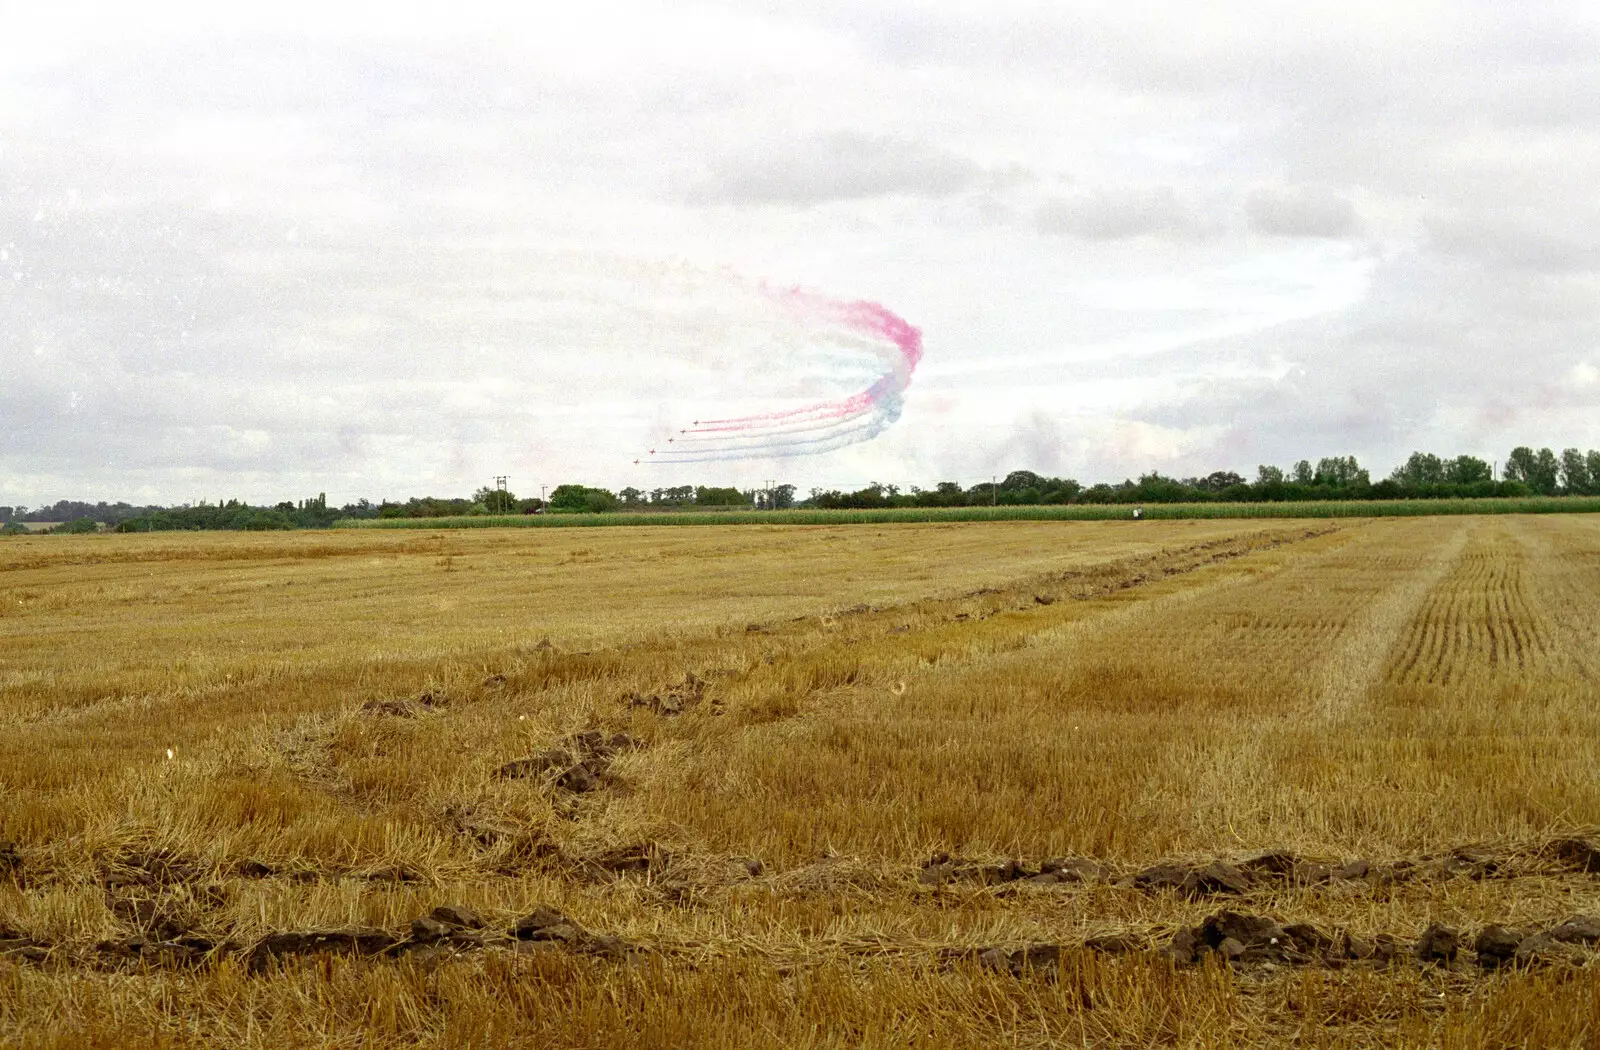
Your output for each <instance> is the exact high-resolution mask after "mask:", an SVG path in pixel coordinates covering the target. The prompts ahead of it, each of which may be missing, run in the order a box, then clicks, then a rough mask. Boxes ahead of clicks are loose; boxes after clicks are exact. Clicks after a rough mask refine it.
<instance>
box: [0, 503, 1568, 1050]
mask: <svg viewBox="0 0 1600 1050" xmlns="http://www.w3.org/2000/svg"><path fill="white" fill-rule="evenodd" d="M1597 683H1600V520H1597V519H1595V518H1591V517H1587V516H1581V515H1560V516H1551V517H1514V516H1505V517H1495V518H1469V517H1464V518H1406V519H1388V520H1379V521H1339V522H1327V521H1315V522H1261V521H1188V522H1139V523H1134V522H1101V523H1089V522H1060V523H1051V522H1038V523H1005V524H943V525H897V526H881V527H880V526H843V527H791V528H778V527H770V528H769V527H760V526H749V527H706V528H694V529H670V528H637V529H597V530H592V531H590V530H554V529H551V530H545V529H528V530H507V531H465V532H440V533H427V532H408V533H385V532H351V533H301V534H289V535H281V536H258V535H173V534H167V535H155V536H89V537H24V538H17V539H13V540H8V541H5V542H0V1043H3V1044H4V1045H20V1046H28V1047H35V1046H37V1047H45V1046H49V1047H68V1046H73V1047H76V1046H104V1047H158V1046H159V1047H170V1046H191V1045H192V1046H202V1045H204V1046H215V1045H226V1046H249V1047H294V1046H348V1047H355V1046H391V1045H398V1046H530V1047H532V1046H538V1047H543V1046H585V1047H588V1046H593V1047H611V1046H667V1045H692V1046H706V1047H726V1048H735V1047H799V1046H840V1047H844V1046H867V1047H887V1046H900V1047H904V1046H996V1045H999V1046H1022V1047H1027V1046H1046V1045H1073V1046H1076V1045H1093V1046H1130V1047H1131V1046H1147V1045H1170V1046H1185V1047H1186V1046H1194V1047H1223V1046H1236V1045H1242V1044H1266V1043H1280V1044H1294V1045H1307V1046H1363V1047H1379V1046H1396V1045H1415V1046H1432V1045H1443V1046H1462V1047H1469V1046H1470V1047H1488V1046H1595V1045H1597V1040H1600V958H1597V957H1600V946H1597V945H1596V943H1595V942H1596V941H1597V940H1600V923H1597V922H1595V917H1600V835H1597V833H1596V831H1597V826H1600V773H1597V770H1600V704H1597V701H1600V688H1597ZM1585 917H1588V918H1585Z"/></svg>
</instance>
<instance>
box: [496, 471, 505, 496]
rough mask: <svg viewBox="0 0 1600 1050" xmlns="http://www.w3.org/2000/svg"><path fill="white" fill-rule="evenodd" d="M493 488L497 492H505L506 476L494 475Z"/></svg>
mask: <svg viewBox="0 0 1600 1050" xmlns="http://www.w3.org/2000/svg"><path fill="white" fill-rule="evenodd" d="M494 487H495V488H496V489H498V490H499V491H501V492H504V491H505V490H506V476H505V475H504V474H496V475H495V478H494Z"/></svg>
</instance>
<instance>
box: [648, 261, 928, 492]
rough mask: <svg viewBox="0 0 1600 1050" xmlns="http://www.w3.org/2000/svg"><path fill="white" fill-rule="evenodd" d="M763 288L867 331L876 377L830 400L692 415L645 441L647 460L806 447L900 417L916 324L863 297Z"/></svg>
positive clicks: (824, 447) (802, 451) (792, 451)
mask: <svg viewBox="0 0 1600 1050" xmlns="http://www.w3.org/2000/svg"><path fill="white" fill-rule="evenodd" d="M763 291H765V292H766V294H767V295H768V296H770V297H771V298H772V299H774V300H775V301H777V302H778V303H779V304H781V305H782V306H784V307H785V308H786V309H788V310H790V311H793V312H794V313H796V314H798V315H800V316H802V317H804V318H806V319H807V320H809V321H811V322H813V323H816V324H818V325H820V326H823V327H834V328H840V329H844V330H846V331H849V332H852V333H854V334H856V335H860V336H865V337H867V338H868V339H869V340H870V341H871V343H872V344H874V345H873V346H872V348H871V350H870V351H869V352H870V353H872V354H873V355H874V357H875V358H876V359H877V360H878V362H879V363H880V365H881V368H882V370H881V372H880V374H879V375H878V378H877V379H875V380H874V381H873V382H872V384H871V385H870V386H868V387H867V388H866V389H865V390H862V391H859V392H857V393H855V394H851V395H850V396H848V397H844V398H839V399H837V400H832V401H821V402H816V403H813V404H810V405H805V406H802V407H799V408H792V409H786V410H782V411H776V412H762V413H757V414H754V415H747V416H731V417H728V418H725V419H699V420H695V422H694V423H693V425H691V426H687V427H684V428H683V429H682V430H680V431H679V435H680V436H679V437H678V438H675V439H673V441H672V442H671V443H670V444H669V446H668V447H666V448H659V447H658V448H657V449H653V450H652V451H651V452H650V457H651V459H650V461H651V462H652V463H692V462H699V461H705V460H716V459H756V458H762V457H768V456H797V455H810V454H813V453H817V452H826V451H829V450H830V449H835V448H841V447H843V446H845V445H851V444H855V443H856V442H858V441H867V440H869V439H871V438H873V437H876V436H877V435H878V434H880V433H882V432H883V430H884V429H885V428H887V427H888V426H889V425H890V424H892V423H893V422H894V421H895V420H897V419H899V418H900V412H901V409H902V408H903V407H904V401H905V392H906V389H907V387H909V386H910V385H911V377H912V375H913V373H915V371H916V368H917V363H918V362H919V361H921V360H922V332H921V330H920V329H918V328H917V327H916V326H915V325H913V324H911V323H909V322H908V321H906V320H905V319H904V318H903V317H900V316H899V315H898V314H896V313H894V312H893V311H891V310H889V309H888V308H887V307H885V306H883V305H881V304H879V303H874V302H869V301H867V300H842V299H830V298H828V297H827V296H824V295H818V294H817V293H815V292H808V291H805V290H804V289H801V288H787V289H781V290H776V291H774V290H772V289H770V288H763Z"/></svg>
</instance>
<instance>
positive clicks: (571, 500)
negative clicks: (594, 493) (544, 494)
mask: <svg viewBox="0 0 1600 1050" xmlns="http://www.w3.org/2000/svg"><path fill="white" fill-rule="evenodd" d="M588 492H589V490H588V489H587V488H585V487H584V486H582V485H557V486H556V487H555V489H554V490H552V491H551V493H550V509H551V510H583V509H584V498H585V497H586V496H587V495H588Z"/></svg>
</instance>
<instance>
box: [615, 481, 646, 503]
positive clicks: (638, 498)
mask: <svg viewBox="0 0 1600 1050" xmlns="http://www.w3.org/2000/svg"><path fill="white" fill-rule="evenodd" d="M617 495H618V496H619V497H620V498H621V499H622V502H623V504H624V505H625V506H629V507H633V506H637V505H638V504H640V503H643V502H644V499H645V495H644V493H643V492H641V491H640V490H639V489H636V488H633V487H632V486H629V487H628V488H625V489H623V490H622V491H621V492H619V493H617Z"/></svg>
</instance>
